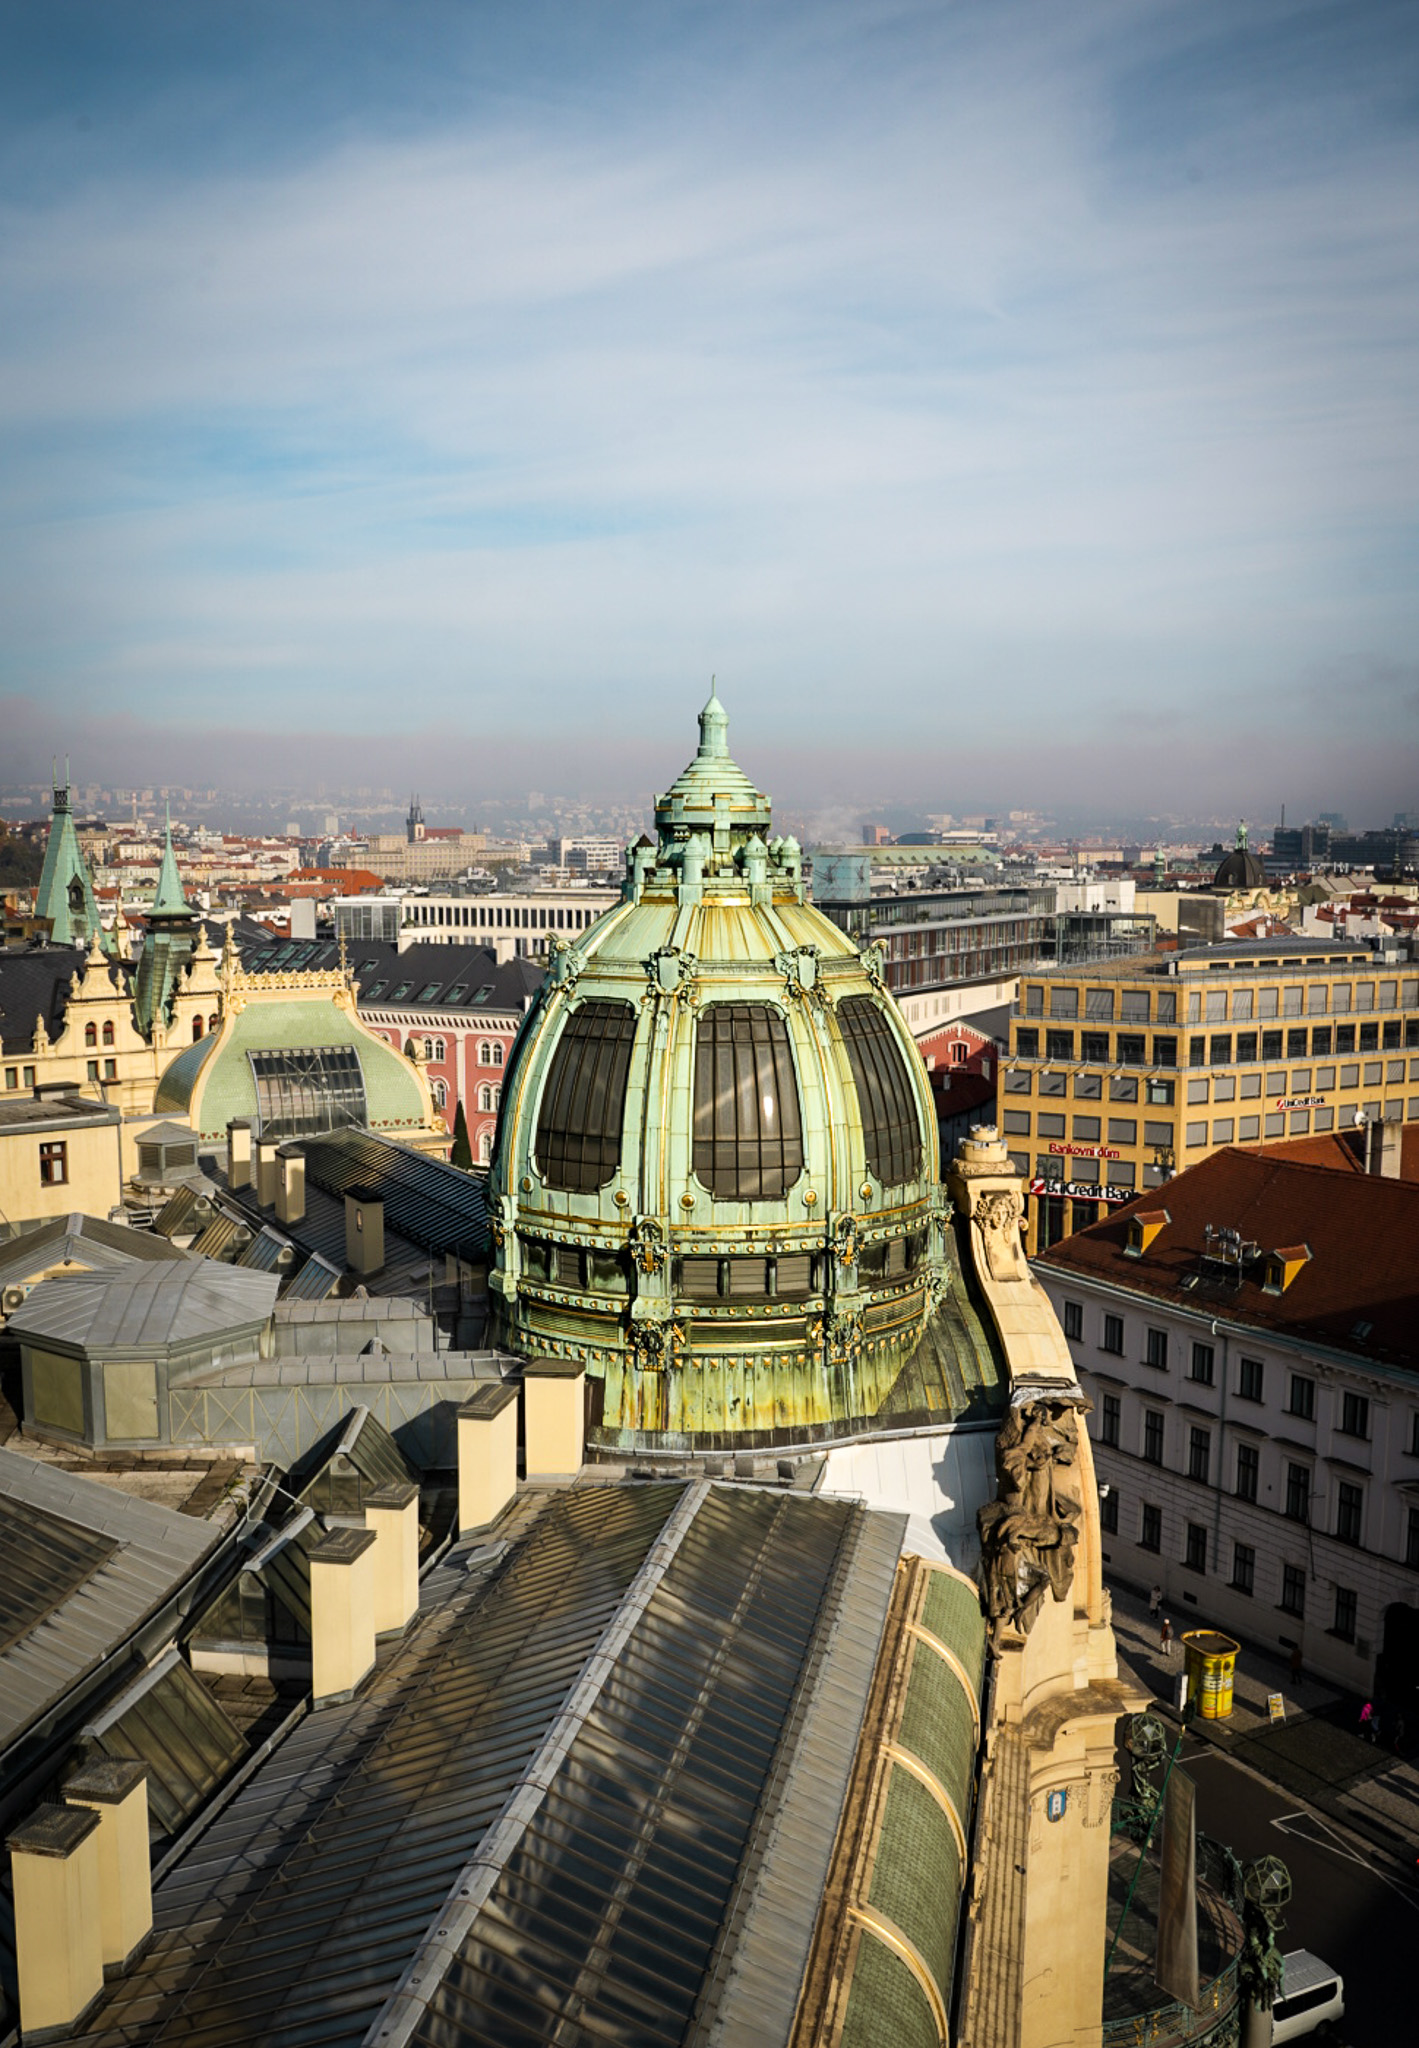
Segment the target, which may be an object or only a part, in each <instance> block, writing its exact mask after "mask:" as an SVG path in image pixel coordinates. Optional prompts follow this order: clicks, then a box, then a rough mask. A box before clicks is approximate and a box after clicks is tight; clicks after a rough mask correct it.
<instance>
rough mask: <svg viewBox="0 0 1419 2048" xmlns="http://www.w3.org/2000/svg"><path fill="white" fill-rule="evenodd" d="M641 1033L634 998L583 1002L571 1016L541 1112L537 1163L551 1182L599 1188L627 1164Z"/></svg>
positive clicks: (577, 1190)
mask: <svg viewBox="0 0 1419 2048" xmlns="http://www.w3.org/2000/svg"><path fill="white" fill-rule="evenodd" d="M635 1035H636V1013H635V1011H634V1009H632V1007H631V1005H630V1004H629V1003H583V1004H582V1006H581V1008H580V1009H579V1010H574V1011H573V1012H572V1014H571V1016H570V1017H569V1018H568V1019H567V1028H566V1030H565V1031H564V1032H563V1033H562V1035H561V1037H560V1038H559V1039H558V1040H557V1049H556V1051H555V1052H554V1053H553V1054H552V1071H551V1073H550V1074H549V1075H548V1077H547V1086H546V1089H545V1091H544V1092H543V1096H542V1110H541V1114H540V1115H539V1117H538V1119H537V1146H536V1153H537V1170H538V1172H539V1173H540V1174H541V1176H542V1178H543V1180H544V1181H545V1182H546V1183H547V1186H548V1187H549V1188H560V1189H561V1190H563V1192H565V1193H567V1194H572V1195H589V1194H594V1193H595V1191H596V1189H597V1188H604V1187H605V1185H606V1183H607V1181H609V1180H610V1179H611V1177H612V1175H613V1174H614V1173H615V1171H616V1168H617V1167H618V1166H619V1165H620V1162H621V1124H622V1120H623V1118H624V1116H625V1111H626V1076H627V1075H628V1073H629V1072H630V1066H631V1044H632V1041H633V1040H634V1038H635ZM506 1087H507V1084H506V1083H504V1090H505V1091H506ZM505 1099H506V1097H505Z"/></svg>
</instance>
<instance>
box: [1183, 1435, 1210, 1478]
mask: <svg viewBox="0 0 1419 2048" xmlns="http://www.w3.org/2000/svg"><path fill="white" fill-rule="evenodd" d="M1211 1464H1212V1432H1211V1430H1210V1429H1190V1430H1189V1431H1188V1433H1187V1476H1188V1478H1189V1479H1196V1480H1199V1481H1200V1482H1201V1484H1202V1485H1203V1486H1205V1485H1206V1484H1207V1474H1208V1471H1209V1469H1210V1467H1211Z"/></svg>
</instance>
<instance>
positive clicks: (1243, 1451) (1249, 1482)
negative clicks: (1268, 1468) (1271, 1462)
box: [1237, 1444, 1261, 1500]
mask: <svg viewBox="0 0 1419 2048" xmlns="http://www.w3.org/2000/svg"><path fill="white" fill-rule="evenodd" d="M1260 1472H1261V1453H1260V1451H1258V1449H1257V1447H1256V1445H1255V1444H1238V1445H1237V1499H1238V1500H1255V1499H1256V1490H1257V1479H1258V1477H1259V1475H1260Z"/></svg>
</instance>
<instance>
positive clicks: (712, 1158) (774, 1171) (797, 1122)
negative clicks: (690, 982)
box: [694, 1003, 803, 1202]
mask: <svg viewBox="0 0 1419 2048" xmlns="http://www.w3.org/2000/svg"><path fill="white" fill-rule="evenodd" d="M694 1167H695V1173H696V1175H697V1176H698V1178H699V1179H700V1180H701V1181H702V1182H703V1183H704V1185H705V1186H706V1187H707V1188H708V1189H709V1191H710V1193H711V1194H712V1195H715V1196H717V1197H718V1198H719V1200H721V1201H725V1202H776V1201H779V1200H781V1199H782V1197H783V1196H784V1195H785V1194H787V1192H788V1190H789V1189H790V1188H791V1187H792V1185H793V1183H794V1182H795V1181H796V1180H797V1178H798V1176H799V1174H800V1173H802V1171H803V1119H802V1117H801V1115H800V1113H799V1107H798V1086H797V1083H796V1082H795V1080H794V1075H793V1056H792V1054H791V1052H790V1051H789V1044H788V1028H787V1026H786V1025H785V1023H784V1020H783V1018H782V1016H781V1015H780V1014H779V1012H778V1011H777V1010H775V1009H772V1008H770V1006H769V1005H768V1004H767V1003H711V1004H710V1005H709V1007H708V1008H707V1009H706V1010H705V1011H704V1012H703V1013H702V1015H701V1017H700V1026H699V1036H698V1038H697V1040H696V1043H695V1149H694Z"/></svg>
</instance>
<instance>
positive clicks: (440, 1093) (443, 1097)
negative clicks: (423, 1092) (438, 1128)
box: [431, 1081, 448, 1109]
mask: <svg viewBox="0 0 1419 2048" xmlns="http://www.w3.org/2000/svg"><path fill="white" fill-rule="evenodd" d="M431 1092H432V1094H433V1098H434V1107H435V1109H447V1107H448V1083H447V1081H435V1082H434V1084H433V1089H432V1091H431Z"/></svg>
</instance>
